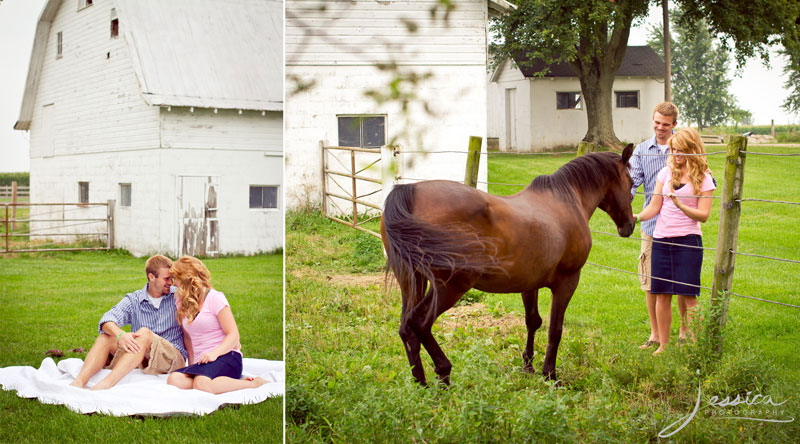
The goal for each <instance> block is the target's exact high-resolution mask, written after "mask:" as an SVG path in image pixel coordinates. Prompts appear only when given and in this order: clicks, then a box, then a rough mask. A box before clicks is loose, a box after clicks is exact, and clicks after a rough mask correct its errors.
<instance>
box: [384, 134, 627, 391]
mask: <svg viewBox="0 0 800 444" xmlns="http://www.w3.org/2000/svg"><path fill="white" fill-rule="evenodd" d="M632 151H633V145H628V146H627V147H626V148H625V150H624V151H623V152H622V156H620V155H619V154H615V153H610V152H606V153H592V154H588V155H586V156H583V157H578V158H576V159H573V160H572V161H570V162H569V163H567V164H566V165H564V166H562V167H561V168H559V169H558V171H556V172H555V173H553V174H551V175H549V176H547V175H545V176H539V177H537V178H536V179H534V180H533V182H531V183H530V185H528V186H527V187H526V188H525V189H523V190H522V191H520V192H519V193H517V194H514V195H511V196H505V197H501V196H492V195H489V194H487V193H484V192H482V191H478V190H476V189H474V188H470V187H467V186H465V185H462V184H459V183H456V182H450V181H441V180H432V181H424V182H418V183H415V184H407V185H399V186H396V187H395V188H394V189H393V190H392V192H391V193H389V196H388V197H387V199H386V203H385V206H384V211H383V215H382V217H381V234H382V236H383V245H384V247H385V249H386V252H387V256H388V264H387V267H388V269H391V270H392V272H394V275H395V277H396V278H397V281H398V283H399V285H400V290H401V292H402V294H403V305H402V317H401V322H400V337H401V338H402V340H403V344H404V345H405V349H406V354H407V356H408V362H409V364H410V365H411V367H412V368H411V373H412V375H413V376H414V378H415V379H416V380H417V382H419V383H421V384H423V385H425V384H426V383H425V372H424V371H423V369H422V362H421V360H420V345H422V346H424V347H425V350H427V352H428V354H429V355H430V356H431V358H432V359H433V363H434V371H435V372H436V374H437V375H438V377H439V380H440V381H441V382H443V383H445V384H449V383H450V370H451V368H452V365H451V364H450V361H449V360H448V359H447V357H446V356H445V355H444V353H443V352H442V349H441V348H440V347H439V344H438V343H437V342H436V340H435V339H434V337H433V335H432V334H431V327H432V326H433V323H434V321H435V320H436V318H437V317H438V316H439V315H441V314H442V313H444V312H445V311H446V310H448V309H449V308H450V307H452V306H453V305H454V304H455V303H456V302H457V301H458V300H459V299H460V298H461V296H463V295H464V293H466V292H467V290H469V289H470V288H477V289H478V290H481V291H485V292H489V293H516V292H520V293H522V302H523V304H524V306H525V324H526V326H527V328H528V341H527V344H526V345H525V351H524V353H523V355H522V356H523V362H524V368H525V370H527V371H529V372H533V367H532V365H531V358H532V357H533V337H534V334H535V333H536V330H537V329H538V328H539V327H540V326H541V325H542V318H541V316H539V309H538V306H537V302H538V296H539V289H540V288H542V287H547V288H550V290H551V291H552V293H553V301H552V305H551V308H550V332H549V336H548V344H547V353H546V355H545V359H544V365H543V367H542V372H543V374H544V375H545V376H546V377H548V378H550V379H555V378H556V372H555V365H556V353H557V352H558V344H559V342H560V341H561V329H562V325H563V322H564V311H565V310H566V309H567V305H568V304H569V301H570V299H571V298H572V294H573V293H574V292H575V288H576V287H577V286H578V280H579V279H580V273H581V268H582V267H583V265H584V264H585V263H586V258H587V257H588V256H589V250H590V249H591V247H592V237H591V234H590V232H589V218H591V217H592V213H594V211H595V209H597V208H598V207H599V208H600V209H602V210H603V211H605V212H606V213H608V214H609V216H611V219H612V220H613V221H614V223H615V224H616V225H617V231H618V233H619V235H620V236H624V237H628V236H630V235H631V233H632V232H633V228H634V223H635V221H634V218H633V214H632V212H631V194H630V193H631V186H632V180H631V178H630V175H629V174H628V169H627V166H628V160H629V159H630V156H631V152H632ZM387 272H388V271H387ZM428 283H430V289H428V288H427V287H428ZM426 290H427V291H426Z"/></svg>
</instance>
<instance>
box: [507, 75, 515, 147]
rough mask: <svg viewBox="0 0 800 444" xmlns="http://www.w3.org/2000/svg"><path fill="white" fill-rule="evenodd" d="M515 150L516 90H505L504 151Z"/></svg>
mask: <svg viewBox="0 0 800 444" xmlns="http://www.w3.org/2000/svg"><path fill="white" fill-rule="evenodd" d="M516 148H517V89H516V88H508V89H506V146H505V149H506V151H513V150H515V149H516Z"/></svg>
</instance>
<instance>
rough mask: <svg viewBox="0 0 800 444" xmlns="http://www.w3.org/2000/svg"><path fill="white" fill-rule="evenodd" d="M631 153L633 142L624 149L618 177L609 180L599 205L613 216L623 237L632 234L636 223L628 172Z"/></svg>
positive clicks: (618, 164)
mask: <svg viewBox="0 0 800 444" xmlns="http://www.w3.org/2000/svg"><path fill="white" fill-rule="evenodd" d="M631 154H633V144H628V146H626V147H625V149H624V150H622V157H621V158H620V159H619V162H617V177H616V179H611V180H609V181H608V189H607V191H606V194H605V196H604V197H603V200H602V201H601V202H600V205H599V208H600V209H601V210H603V211H605V212H606V213H608V215H609V216H611V220H613V221H614V223H615V224H616V225H617V232H618V233H619V235H620V236H622V237H628V236H630V235H631V234H632V233H633V228H634V226H635V225H636V221H635V220H634V218H633V211H632V209H631V188H632V187H633V180H632V179H631V175H630V174H629V173H628V161H629V160H630V158H631Z"/></svg>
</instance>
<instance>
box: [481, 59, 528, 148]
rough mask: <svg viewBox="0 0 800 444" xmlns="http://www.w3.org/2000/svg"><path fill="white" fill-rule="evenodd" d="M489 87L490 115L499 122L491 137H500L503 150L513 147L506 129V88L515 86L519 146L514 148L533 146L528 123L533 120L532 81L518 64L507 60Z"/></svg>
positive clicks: (515, 110)
mask: <svg viewBox="0 0 800 444" xmlns="http://www.w3.org/2000/svg"><path fill="white" fill-rule="evenodd" d="M489 88H490V91H489V94H488V95H489V99H488V101H489V115H490V116H494V120H495V121H496V122H497V123H496V126H495V128H494V129H493V131H491V132H490V133H489V137H497V138H498V139H499V141H500V149H501V150H502V151H507V150H509V149H511V148H512V147H511V146H510V145H509V141H508V140H507V139H508V137H507V131H506V125H507V124H508V123H507V122H506V119H507V118H506V90H507V89H512V88H513V89H516V106H515V107H514V108H515V109H514V112H515V114H516V120H517V124H516V128H517V146H516V147H513V148H517V149H518V150H519V149H523V150H524V149H525V148H527V147H529V146H531V126H530V125H529V124H528V122H530V121H531V107H530V105H529V103H530V100H531V83H530V81H529V80H528V79H526V78H525V76H523V75H522V72H520V70H519V69H518V68H517V67H516V66H513V64H511V63H509V62H508V61H506V62H504V66H503V67H502V68H501V70H500V73H499V76H498V77H497V79H496V81H495V82H492V83H491V85H490V86H489ZM490 119H491V117H490ZM490 121H491V120H490Z"/></svg>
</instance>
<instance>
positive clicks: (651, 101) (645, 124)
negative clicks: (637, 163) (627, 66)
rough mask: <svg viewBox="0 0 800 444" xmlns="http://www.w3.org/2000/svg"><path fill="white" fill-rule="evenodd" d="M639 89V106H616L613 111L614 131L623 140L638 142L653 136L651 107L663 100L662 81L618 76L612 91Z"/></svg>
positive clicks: (613, 106) (614, 104) (614, 105)
mask: <svg viewBox="0 0 800 444" xmlns="http://www.w3.org/2000/svg"><path fill="white" fill-rule="evenodd" d="M637 90H638V91H639V108H617V107H616V102H614V103H613V104H612V109H613V111H614V132H616V134H617V138H618V139H619V140H621V141H624V142H630V143H633V144H635V145H636V144H639V143H640V142H642V141H643V140H645V139H647V138H649V137H652V136H653V121H652V117H653V108H655V106H656V105H658V104H659V103H661V102H663V101H664V81H663V80H656V79H645V78H641V77H618V78H617V79H616V80H615V81H614V91H637Z"/></svg>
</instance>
